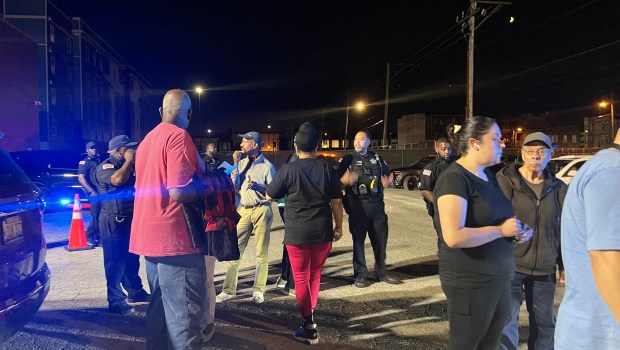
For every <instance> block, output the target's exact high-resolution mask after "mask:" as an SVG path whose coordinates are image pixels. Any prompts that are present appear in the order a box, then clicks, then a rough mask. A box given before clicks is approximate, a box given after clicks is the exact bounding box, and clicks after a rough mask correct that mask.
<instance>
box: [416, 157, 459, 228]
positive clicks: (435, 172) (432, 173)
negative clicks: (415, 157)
mask: <svg viewBox="0 0 620 350" xmlns="http://www.w3.org/2000/svg"><path fill="white" fill-rule="evenodd" d="M453 160H454V159H453V158H452V157H450V159H448V160H446V159H445V158H442V157H439V156H438V157H436V158H435V159H433V160H432V161H430V162H429V163H428V164H426V166H424V169H423V170H422V174H421V175H420V191H431V192H432V191H433V190H434V189H435V184H436V183H437V179H438V178H439V175H440V174H441V173H442V172H443V171H444V170H446V169H447V168H448V167H449V166H450V164H452V162H453ZM424 202H426V209H427V211H428V215H430V216H433V214H434V213H433V204H431V203H430V202H429V201H427V200H426V198H424Z"/></svg>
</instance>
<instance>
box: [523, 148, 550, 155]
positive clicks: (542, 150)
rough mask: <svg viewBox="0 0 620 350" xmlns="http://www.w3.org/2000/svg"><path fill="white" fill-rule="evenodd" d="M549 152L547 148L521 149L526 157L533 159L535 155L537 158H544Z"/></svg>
mask: <svg viewBox="0 0 620 350" xmlns="http://www.w3.org/2000/svg"><path fill="white" fill-rule="evenodd" d="M548 151H549V149H548V148H540V149H537V150H535V149H525V148H524V149H523V153H525V154H527V155H528V157H533V156H535V155H538V156H539V157H544V156H546V155H547V152H548Z"/></svg>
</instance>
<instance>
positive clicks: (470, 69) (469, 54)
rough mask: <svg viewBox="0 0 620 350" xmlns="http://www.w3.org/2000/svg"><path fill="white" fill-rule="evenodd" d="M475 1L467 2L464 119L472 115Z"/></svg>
mask: <svg viewBox="0 0 620 350" xmlns="http://www.w3.org/2000/svg"><path fill="white" fill-rule="evenodd" d="M476 6H477V4H476V1H473V0H470V2H469V20H468V23H467V25H468V27H469V38H468V40H467V105H466V106H467V107H466V108H465V111H466V113H465V119H469V118H471V117H472V116H473V115H474V31H475V30H476V16H475V14H476Z"/></svg>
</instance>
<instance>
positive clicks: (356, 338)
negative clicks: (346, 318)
mask: <svg viewBox="0 0 620 350" xmlns="http://www.w3.org/2000/svg"><path fill="white" fill-rule="evenodd" d="M391 334H392V332H381V333H365V334H355V335H352V336H350V337H349V340H350V341H360V340H369V339H375V338H379V337H385V336H386V335H391Z"/></svg>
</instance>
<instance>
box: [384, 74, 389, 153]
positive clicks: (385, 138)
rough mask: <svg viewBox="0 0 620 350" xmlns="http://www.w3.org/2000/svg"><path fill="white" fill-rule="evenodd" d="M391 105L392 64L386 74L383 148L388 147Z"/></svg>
mask: <svg viewBox="0 0 620 350" xmlns="http://www.w3.org/2000/svg"><path fill="white" fill-rule="evenodd" d="M389 104H390V62H388V63H387V71H386V73H385V103H384V106H385V107H384V110H383V146H386V145H387V127H388V110H389Z"/></svg>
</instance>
